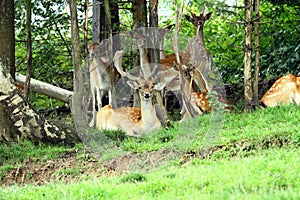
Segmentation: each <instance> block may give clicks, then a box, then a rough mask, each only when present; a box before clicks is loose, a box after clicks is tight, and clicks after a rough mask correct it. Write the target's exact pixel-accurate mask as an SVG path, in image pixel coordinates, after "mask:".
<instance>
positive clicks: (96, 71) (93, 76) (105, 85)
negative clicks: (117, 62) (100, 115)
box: [88, 40, 119, 127]
mask: <svg viewBox="0 0 300 200" xmlns="http://www.w3.org/2000/svg"><path fill="white" fill-rule="evenodd" d="M105 45H106V41H105V40H104V41H102V42H101V43H100V44H99V43H92V44H89V45H88V51H89V55H90V56H91V57H92V62H91V64H90V65H89V71H90V86H91V94H92V102H93V104H92V105H93V116H92V120H91V122H90V124H89V125H90V126H91V127H93V126H94V125H95V117H96V116H95V115H96V102H97V106H98V110H99V109H100V108H101V107H102V98H103V97H104V96H105V95H106V94H108V99H109V104H112V87H113V86H112V84H113V83H115V82H116V81H117V80H118V78H119V73H118V72H117V71H116V70H114V77H113V79H114V81H111V76H110V63H109V62H108V61H107V59H106V58H105V57H104V56H103V55H101V54H102V52H101V47H103V46H105Z"/></svg>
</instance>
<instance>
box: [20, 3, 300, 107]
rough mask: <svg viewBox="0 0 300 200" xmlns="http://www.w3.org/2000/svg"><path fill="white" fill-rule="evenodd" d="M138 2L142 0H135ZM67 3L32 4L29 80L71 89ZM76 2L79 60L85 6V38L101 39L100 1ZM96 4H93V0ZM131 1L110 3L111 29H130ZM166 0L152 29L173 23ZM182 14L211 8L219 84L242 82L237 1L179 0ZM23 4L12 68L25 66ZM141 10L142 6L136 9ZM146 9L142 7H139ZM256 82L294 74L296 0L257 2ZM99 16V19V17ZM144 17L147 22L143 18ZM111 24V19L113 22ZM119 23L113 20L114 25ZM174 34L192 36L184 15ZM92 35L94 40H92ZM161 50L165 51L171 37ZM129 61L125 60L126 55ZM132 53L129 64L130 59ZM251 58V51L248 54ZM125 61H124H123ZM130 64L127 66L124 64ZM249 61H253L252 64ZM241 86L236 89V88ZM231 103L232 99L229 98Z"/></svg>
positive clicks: (209, 34)
mask: <svg viewBox="0 0 300 200" xmlns="http://www.w3.org/2000/svg"><path fill="white" fill-rule="evenodd" d="M141 2H142V1H141ZM66 3H67V2H63V1H58V0H54V1H47V0H41V1H35V2H34V3H32V24H31V34H32V39H33V40H32V78H35V79H38V80H41V81H44V82H47V83H50V84H52V85H56V86H58V87H61V88H64V89H67V90H71V91H72V90H73V88H72V87H73V65H72V47H71V35H70V34H71V33H70V32H71V28H70V26H71V25H70V15H69V14H68V7H69V6H68V5H67V4H66ZM77 3H78V5H77V6H78V10H79V11H78V23H79V29H80V30H79V31H80V40H81V52H82V59H84V58H85V56H86V54H85V53H84V52H85V44H84V27H85V24H84V23H85V9H86V10H87V11H88V17H89V18H88V25H87V27H88V35H87V40H88V42H92V40H94V41H97V40H101V39H104V38H105V37H106V36H107V35H105V33H104V34H100V35H99V36H98V37H99V38H95V36H93V31H95V30H93V17H92V16H93V9H95V7H96V6H100V7H101V8H100V9H98V11H100V14H99V16H100V20H101V19H103V15H105V12H104V7H103V4H101V3H100V4H98V5H97V1H94V2H93V3H94V4H93V5H92V4H90V5H91V6H89V7H86V4H85V3H86V2H84V1H77ZM98 3H99V2H98ZM134 3H138V1H132V3H131V2H129V1H115V0H111V1H110V7H111V17H112V24H113V26H112V29H113V30H112V31H113V34H117V33H119V32H122V31H128V30H131V29H132V28H133V24H134V18H133V17H136V15H135V16H133V15H134V14H133V13H134V12H136V11H134ZM170 3H171V2H169V1H166V0H161V1H159V3H158V16H159V17H158V27H160V28H163V27H166V26H167V25H170V24H174V23H175V12H174V8H173V7H172V6H169V5H170ZM185 3H186V6H185V9H184V12H185V13H186V14H188V13H189V11H192V12H196V13H200V12H201V11H202V10H203V8H206V9H207V11H208V12H213V17H212V19H210V20H208V21H207V23H206V25H205V28H204V37H205V43H206V47H207V49H208V50H209V52H210V54H211V56H212V57H213V59H214V62H215V65H216V67H217V68H218V70H219V72H220V73H221V76H222V78H223V82H224V83H225V84H238V85H241V86H242V84H243V69H244V67H243V58H244V37H245V36H244V22H245V21H244V20H245V19H244V18H245V17H244V2H243V1H230V2H229V1H221V0H220V1H185ZM25 5H26V4H25V3H24V1H16V2H15V33H16V42H15V45H16V46H15V55H16V62H15V65H16V71H17V72H19V73H22V74H25V73H26V69H27V53H26V51H27V46H26V44H27V43H26V21H25V19H26V6H25ZM141 9H143V8H141ZM145 9H147V8H145ZM260 12H261V18H260V27H259V28H260V50H261V52H260V55H261V57H260V62H261V63H260V65H261V67H260V77H259V78H260V81H267V80H270V79H274V78H278V77H280V76H282V75H284V74H287V73H293V74H297V73H298V72H300V57H299V52H300V50H299V49H300V37H299V35H300V34H299V33H300V22H299V18H300V17H299V16H300V9H299V3H297V1H293V0H291V1H285V0H282V1H279V0H278V1H277V0H271V1H270V0H262V1H261V6H260ZM101 16H102V17H101ZM148 21H149V20H148ZM114 22H115V23H114ZM117 22H119V23H117ZM180 31H181V32H180V34H182V35H186V36H188V37H192V36H193V35H194V33H193V26H192V24H190V23H188V22H187V21H186V20H185V19H183V21H182V26H181V30H180ZM93 37H94V38H93ZM169 38H170V42H169V46H168V42H166V45H167V47H166V49H167V51H168V50H169V52H170V53H171V51H172V46H171V37H169ZM128 59H129V60H130V58H128ZM133 59H134V57H132V59H131V62H133ZM253 59H254V55H253ZM129 63H130V62H129ZM129 65H130V64H129ZM253 65H254V62H253ZM242 88H243V87H240V89H241V90H242ZM234 103H237V102H234ZM31 104H32V105H33V106H34V107H35V108H36V109H37V110H41V109H53V108H56V107H61V106H64V103H63V102H59V101H57V100H55V99H52V98H49V97H46V96H44V95H39V94H37V93H34V92H32V94H31Z"/></svg>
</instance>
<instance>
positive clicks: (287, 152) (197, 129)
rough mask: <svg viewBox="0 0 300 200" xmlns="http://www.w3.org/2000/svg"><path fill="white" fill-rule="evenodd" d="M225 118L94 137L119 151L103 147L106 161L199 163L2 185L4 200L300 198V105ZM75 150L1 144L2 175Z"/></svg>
mask: <svg viewBox="0 0 300 200" xmlns="http://www.w3.org/2000/svg"><path fill="white" fill-rule="evenodd" d="M218 117H219V116H218V115H215V116H213V117H212V115H205V116H201V117H199V118H196V119H192V120H189V121H185V122H183V123H174V127H173V128H171V129H169V130H158V131H155V132H153V133H152V134H150V135H147V136H144V137H141V138H130V137H124V135H122V134H121V133H120V132H118V134H117V135H119V136H118V137H114V135H112V133H111V132H110V133H107V134H108V137H105V140H107V141H108V142H107V141H105V140H104V141H101V143H98V141H97V140H98V139H99V138H100V139H101V140H103V138H104V137H103V136H99V135H98V136H97V134H99V133H93V134H95V135H93V137H91V138H92V139H91V140H90V141H93V146H92V149H97V150H98V148H102V147H99V146H101V145H103V144H109V145H115V146H114V148H109V149H105V148H104V147H103V148H104V149H103V148H102V150H101V153H102V154H101V155H105V156H106V159H109V158H112V157H113V156H115V155H117V154H116V152H115V150H116V149H117V150H118V154H122V153H124V152H139V153H145V152H151V151H155V150H160V149H171V150H172V149H173V150H176V151H178V152H181V153H182V154H190V155H195V157H194V158H193V157H191V158H190V159H187V160H185V161H183V160H184V158H176V159H175V160H171V161H168V164H167V165H165V166H163V167H160V168H154V169H152V170H151V171H149V172H145V171H143V170H140V171H139V170H135V171H132V172H129V173H125V174H123V175H121V176H107V175H104V174H97V177H98V178H92V176H90V177H89V178H87V179H82V180H81V181H76V182H71V183H69V184H65V183H63V182H56V183H48V184H46V185H43V186H36V185H25V186H19V185H13V186H9V187H0V199H300V193H299V192H298V191H299V190H300V168H299V166H300V157H299V150H300V148H299V147H300V130H299V119H300V109H299V107H297V106H281V107H276V108H267V109H261V110H256V111H253V112H246V113H227V114H225V116H221V117H219V118H218ZM223 118H224V119H223ZM211 122H213V123H211ZM221 125H222V126H221ZM97 144H98V145H97ZM109 145H108V146H106V147H111V146H109ZM76 148H77V149H80V148H84V147H83V146H82V145H79V146H77V147H76ZM25 149H26V151H25ZM72 150H74V149H71V148H69V147H64V146H61V147H60V146H55V147H53V146H47V145H42V144H41V145H38V146H34V145H32V144H30V143H29V142H24V143H21V144H17V145H13V146H6V145H1V146H0V159H1V160H0V163H1V165H2V166H0V175H1V173H2V174H4V173H5V172H6V171H9V170H10V169H12V168H13V167H15V165H16V164H17V165H22V163H23V162H25V161H26V160H28V159H33V160H36V161H37V162H40V161H43V160H47V159H51V158H53V157H56V156H58V155H59V154H60V153H63V152H69V151H72ZM24 152H26V153H24ZM203 152H209V154H207V156H205V158H204V159H203V157H201V156H199V155H201V153H203ZM104 160H105V159H104ZM79 171H80V170H79V169H78V168H75V169H73V170H69V171H68V170H66V171H58V172H57V173H58V174H66V175H68V174H71V175H72V174H75V175H78V174H79ZM2 176H3V175H2Z"/></svg>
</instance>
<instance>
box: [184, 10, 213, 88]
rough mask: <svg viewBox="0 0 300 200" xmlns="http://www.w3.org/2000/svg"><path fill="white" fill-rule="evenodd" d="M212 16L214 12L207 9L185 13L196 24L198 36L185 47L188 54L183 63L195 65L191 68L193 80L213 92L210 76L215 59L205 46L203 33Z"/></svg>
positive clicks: (200, 86) (195, 28)
mask: <svg viewBox="0 0 300 200" xmlns="http://www.w3.org/2000/svg"><path fill="white" fill-rule="evenodd" d="M211 16H212V12H210V13H207V12H206V10H205V9H204V10H203V11H202V13H201V14H200V15H199V16H197V15H196V14H194V13H191V16H189V15H185V18H186V19H187V20H188V21H189V22H191V23H192V24H193V25H194V30H195V34H196V36H195V37H194V38H192V39H191V40H190V41H189V45H188V46H187V47H186V49H185V54H186V56H185V59H183V63H184V64H191V65H192V66H193V70H191V73H192V74H193V75H192V76H193V80H194V81H195V83H196V85H197V86H198V87H199V88H200V90H201V91H202V92H211V91H212V88H213V86H212V84H211V83H209V77H208V75H209V73H210V72H211V70H212V65H213V61H212V58H211V56H210V54H209V52H208V51H207V49H206V47H205V43H204V34H203V28H204V24H205V22H206V21H207V20H209V19H210V18H211Z"/></svg>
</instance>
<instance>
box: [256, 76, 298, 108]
mask: <svg viewBox="0 0 300 200" xmlns="http://www.w3.org/2000/svg"><path fill="white" fill-rule="evenodd" d="M261 102H262V103H263V105H264V106H268V107H274V106H277V105H279V104H290V103H293V104H295V105H299V104H300V73H299V74H298V77H296V76H295V75H293V74H288V75H285V76H283V77H281V78H279V79H278V80H276V81H275V83H274V84H273V85H272V87H271V88H270V89H269V90H268V91H267V92H266V93H265V94H264V96H263V97H262V99H261Z"/></svg>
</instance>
